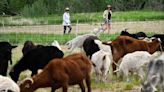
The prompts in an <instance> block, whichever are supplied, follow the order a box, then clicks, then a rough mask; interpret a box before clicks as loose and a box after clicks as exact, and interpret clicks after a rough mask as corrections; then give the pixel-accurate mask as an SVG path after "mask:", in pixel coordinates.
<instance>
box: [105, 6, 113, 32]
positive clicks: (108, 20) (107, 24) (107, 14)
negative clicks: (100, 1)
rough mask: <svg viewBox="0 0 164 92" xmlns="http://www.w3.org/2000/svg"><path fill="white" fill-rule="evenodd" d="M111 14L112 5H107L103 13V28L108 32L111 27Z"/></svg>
mask: <svg viewBox="0 0 164 92" xmlns="http://www.w3.org/2000/svg"><path fill="white" fill-rule="evenodd" d="M111 16H112V6H111V5H107V9H106V10H105V11H104V13H103V19H104V26H103V29H104V30H107V31H108V33H109V31H110V29H111Z"/></svg>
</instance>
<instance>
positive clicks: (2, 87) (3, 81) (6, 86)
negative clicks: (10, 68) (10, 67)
mask: <svg viewBox="0 0 164 92" xmlns="http://www.w3.org/2000/svg"><path fill="white" fill-rule="evenodd" d="M9 91H12V92H20V88H19V86H18V85H17V84H16V83H15V82H14V81H13V80H12V79H10V78H8V77H4V76H1V75H0V92H9Z"/></svg>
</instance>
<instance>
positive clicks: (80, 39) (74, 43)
mask: <svg viewBox="0 0 164 92" xmlns="http://www.w3.org/2000/svg"><path fill="white" fill-rule="evenodd" d="M90 36H96V35H94V34H84V35H79V36H77V37H75V38H73V39H72V40H70V41H68V42H67V43H66V45H67V46H68V49H70V51H71V52H72V51H73V50H74V49H75V48H82V47H83V43H84V41H85V39H86V38H88V37H90Z"/></svg>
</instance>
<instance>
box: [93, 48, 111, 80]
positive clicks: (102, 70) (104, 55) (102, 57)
mask: <svg viewBox="0 0 164 92" xmlns="http://www.w3.org/2000/svg"><path fill="white" fill-rule="evenodd" d="M111 57H112V55H111V53H109V52H106V51H104V50H99V51H97V52H95V53H94V54H93V55H92V58H91V61H92V62H93V63H94V64H95V66H94V69H95V72H96V76H97V81H103V82H105V80H106V79H107V77H108V74H109V67H110V65H111V63H112V59H111Z"/></svg>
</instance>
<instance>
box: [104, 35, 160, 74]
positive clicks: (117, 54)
mask: <svg viewBox="0 0 164 92" xmlns="http://www.w3.org/2000/svg"><path fill="white" fill-rule="evenodd" d="M160 43H161V41H159V40H158V39H155V40H153V41H152V42H146V41H142V40H137V39H134V38H132V37H129V36H118V37H117V38H116V39H115V40H113V41H112V43H104V44H106V45H110V46H111V48H112V54H113V60H114V61H115V62H116V63H117V62H118V60H119V59H120V58H121V57H123V56H124V55H126V54H127V53H131V52H134V51H148V52H149V53H150V54H153V53H154V52H155V51H156V50H157V49H158V48H159V46H160ZM112 66H113V71H114V70H116V65H115V64H113V65H112Z"/></svg>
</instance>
